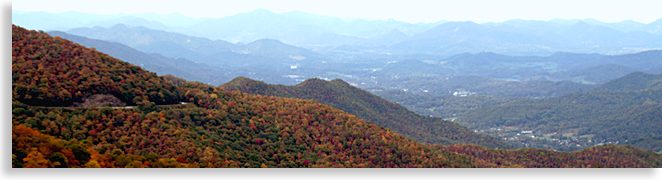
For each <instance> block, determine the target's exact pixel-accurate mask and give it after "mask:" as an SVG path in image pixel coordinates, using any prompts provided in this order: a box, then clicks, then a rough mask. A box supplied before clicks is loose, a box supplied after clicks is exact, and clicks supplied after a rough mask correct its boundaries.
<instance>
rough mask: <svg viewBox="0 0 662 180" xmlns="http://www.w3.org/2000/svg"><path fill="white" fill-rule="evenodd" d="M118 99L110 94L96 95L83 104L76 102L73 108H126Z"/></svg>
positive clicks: (85, 100)
mask: <svg viewBox="0 0 662 180" xmlns="http://www.w3.org/2000/svg"><path fill="white" fill-rule="evenodd" d="M125 105H126V103H124V102H122V101H121V100H120V99H118V98H117V97H115V96H113V95H110V94H94V95H91V96H88V97H87V98H84V99H83V102H75V103H74V105H72V107H92V106H96V107H105V106H125Z"/></svg>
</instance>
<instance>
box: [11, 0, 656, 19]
mask: <svg viewBox="0 0 662 180" xmlns="http://www.w3.org/2000/svg"><path fill="white" fill-rule="evenodd" d="M156 3H159V4H158V5H156ZM74 4H75V5H74ZM655 4H660V5H662V2H650V1H641V0H639V1H628V2H627V3H624V2H612V1H579V2H576V1H549V2H529V1H517V0H509V1H499V2H494V1H481V0H475V1H462V2H455V1H441V2H438V1H430V2H429V1H419V0H413V1H407V2H406V3H405V2H395V1H359V2H354V1H344V0H340V1H321V2H319V1H315V2H308V1H297V0H289V1H279V2H272V1H260V0H251V1H241V2H235V1H231V2H226V1H220V2H217V1H212V2H207V1H204V0H195V1H187V2H186V3H183V2H177V1H137V2H136V1H125V0H119V1H93V2H92V1H80V0H66V1H42V0H24V1H17V2H13V3H12V11H25V12H49V13H62V12H71V11H75V12H82V13H91V14H101V15H118V14H127V15H134V14H143V13H154V14H160V15H165V14H181V15H184V16H188V17H192V18H222V17H227V16H232V15H236V14H239V13H248V12H252V11H255V10H257V9H265V10H268V11H271V12H274V13H277V14H281V13H287V12H294V11H299V12H304V13H309V14H316V15H323V16H329V17H338V18H343V19H366V20H388V19H393V20H396V21H403V22H408V23H418V22H423V23H434V22H439V21H472V22H476V23H486V22H496V23H498V22H504V21H507V20H513V19H521V20H539V21H549V20H552V19H568V20H573V19H595V20H598V21H602V22H606V23H614V22H621V21H627V20H632V21H636V22H640V23H645V24H649V23H651V22H654V21H655V20H658V19H660V18H662V13H659V11H658V10H657V8H655V7H660V5H655ZM614 12H618V13H614Z"/></svg>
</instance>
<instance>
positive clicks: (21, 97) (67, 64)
mask: <svg viewBox="0 0 662 180" xmlns="http://www.w3.org/2000/svg"><path fill="white" fill-rule="evenodd" d="M93 94H111V95H113V96H115V97H117V98H119V99H120V100H122V101H123V102H125V103H127V104H130V105H135V104H138V103H143V101H145V102H144V103H148V102H153V103H156V104H172V103H178V102H179V101H178V100H179V99H178V96H180V95H179V92H178V91H177V89H176V86H174V85H172V84H169V83H165V81H164V80H163V79H161V78H159V77H158V76H156V74H155V73H151V72H147V71H143V70H142V68H141V67H139V66H135V65H131V64H129V63H126V62H124V61H119V60H117V59H115V58H113V57H110V56H108V55H107V54H103V53H100V52H97V51H95V50H94V49H88V48H85V47H84V46H80V45H76V44H74V43H72V42H71V41H68V40H65V39H62V38H59V37H52V36H50V35H48V34H46V33H43V32H28V31H27V30H25V29H23V28H19V27H17V26H12V98H13V99H16V100H18V101H20V102H23V103H26V104H29V105H38V106H70V105H72V104H73V103H74V102H80V101H82V100H83V99H84V98H86V97H88V96H90V95H93Z"/></svg>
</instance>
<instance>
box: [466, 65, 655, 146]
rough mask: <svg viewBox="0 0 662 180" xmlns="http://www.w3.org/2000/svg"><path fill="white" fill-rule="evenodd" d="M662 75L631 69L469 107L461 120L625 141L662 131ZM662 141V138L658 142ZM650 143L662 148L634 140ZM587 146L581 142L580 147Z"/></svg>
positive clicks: (598, 141) (475, 126) (571, 136)
mask: <svg viewBox="0 0 662 180" xmlns="http://www.w3.org/2000/svg"><path fill="white" fill-rule="evenodd" d="M661 77H662V76H660V75H650V74H644V73H638V72H637V73H632V74H630V75H627V76H624V77H622V78H619V79H616V80H613V81H610V82H607V83H605V84H603V85H601V86H598V87H596V88H595V89H594V90H593V91H591V92H584V93H571V94H567V95H564V96H560V97H556V98H549V99H538V100H534V99H521V100H516V101H513V102H510V103H505V104H501V105H497V106H492V107H486V108H480V109H475V110H473V111H469V112H466V113H465V115H464V116H462V117H460V118H458V119H457V120H456V122H458V123H460V124H462V125H465V126H467V127H469V128H472V129H479V130H487V129H491V128H502V129H513V130H514V132H517V133H519V131H524V130H532V131H533V134H534V135H535V136H536V137H541V138H542V137H543V136H544V137H545V138H549V139H577V138H579V139H585V141H588V142H592V143H591V144H592V145H594V144H601V143H626V142H627V141H630V140H634V139H639V138H651V137H655V136H659V135H660V134H662V131H661V130H662V119H660V118H661V117H662V115H661V114H660V112H662V104H661V103H662V88H660V86H659V85H658V84H659V82H660V81H661ZM657 144H659V143H657ZM633 145H636V146H638V147H645V148H646V149H649V150H652V149H660V148H661V147H652V146H648V145H642V144H641V143H637V144H633ZM579 148H582V147H579Z"/></svg>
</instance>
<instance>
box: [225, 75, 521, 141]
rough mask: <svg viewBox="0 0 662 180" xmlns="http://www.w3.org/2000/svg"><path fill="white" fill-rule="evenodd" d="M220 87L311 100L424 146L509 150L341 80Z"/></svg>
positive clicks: (242, 83)
mask: <svg viewBox="0 0 662 180" xmlns="http://www.w3.org/2000/svg"><path fill="white" fill-rule="evenodd" d="M220 87H222V88H223V89H225V90H230V91H231V90H239V91H242V92H247V93H251V94H260V95H266V96H277V97H290V98H300V99H313V100H315V101H318V102H320V103H324V104H327V105H330V106H332V107H335V108H338V109H341V110H343V111H345V112H347V113H349V114H355V115H356V116H357V117H358V118H360V119H364V120H367V121H370V122H372V123H375V124H377V125H378V126H383V127H386V128H389V129H392V130H393V131H395V132H397V133H399V134H402V135H404V136H405V137H407V138H411V139H413V140H416V141H419V142H423V143H429V144H447V145H448V144H457V143H462V144H479V145H482V146H487V147H492V148H512V146H510V145H508V144H506V143H504V142H502V141H500V140H498V139H495V138H494V137H490V136H486V135H480V134H477V133H474V132H472V131H471V130H470V129H467V128H465V127H462V126H460V125H458V124H456V123H453V122H450V121H445V120H443V119H441V118H437V117H426V116H421V115H419V114H416V113H414V112H412V111H409V110H407V109H406V108H405V107H403V106H401V105H399V104H396V103H393V102H389V101H387V100H385V99H382V98H380V97H379V96H376V95H373V94H371V93H369V92H367V91H364V90H361V89H359V88H356V87H353V86H351V85H349V84H348V83H347V82H344V81H342V80H340V79H335V80H332V81H325V80H322V79H308V80H306V81H304V82H301V83H299V84H298V85H296V86H283V85H268V84H266V83H264V82H260V81H255V80H251V79H248V78H243V77H239V78H235V79H234V80H232V81H230V82H228V83H226V84H223V85H221V86H220Z"/></svg>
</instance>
